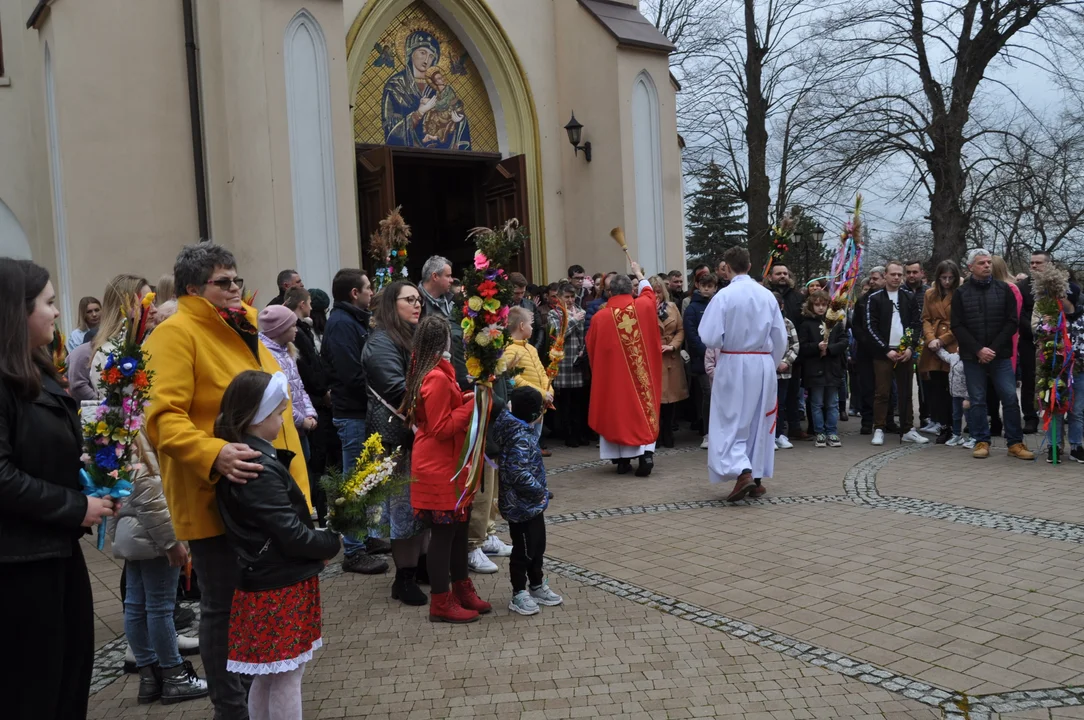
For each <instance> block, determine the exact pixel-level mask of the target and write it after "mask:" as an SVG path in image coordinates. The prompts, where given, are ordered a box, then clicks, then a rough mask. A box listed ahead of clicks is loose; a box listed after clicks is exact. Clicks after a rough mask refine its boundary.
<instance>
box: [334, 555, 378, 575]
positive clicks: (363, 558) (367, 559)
mask: <svg viewBox="0 0 1084 720" xmlns="http://www.w3.org/2000/svg"><path fill="white" fill-rule="evenodd" d="M387 569H388V563H387V562H386V561H385V560H383V559H381V558H378V557H376V556H375V555H370V554H369V553H367V552H365V551H364V550H358V551H357V552H355V553H351V554H350V555H347V556H346V557H345V558H343V572H352V573H361V574H362V575H380V574H381V573H383V572H385V571H386V570H387Z"/></svg>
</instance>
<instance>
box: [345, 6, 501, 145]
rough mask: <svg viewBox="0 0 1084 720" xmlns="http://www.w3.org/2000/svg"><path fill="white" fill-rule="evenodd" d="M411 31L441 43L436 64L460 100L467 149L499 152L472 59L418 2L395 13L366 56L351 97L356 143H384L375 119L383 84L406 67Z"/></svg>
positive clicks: (447, 29)
mask: <svg viewBox="0 0 1084 720" xmlns="http://www.w3.org/2000/svg"><path fill="white" fill-rule="evenodd" d="M415 30H425V31H427V32H429V33H431V34H432V35H433V36H434V37H436V38H437V40H438V41H439V42H440V59H439V60H438V61H437V63H436V66H437V67H440V68H441V69H442V70H444V72H445V77H446V78H447V79H448V80H449V83H450V85H451V86H452V88H454V90H455V92H456V95H458V96H459V99H460V100H462V101H463V108H464V110H465V112H466V117H467V120H468V122H469V124H470V134H471V150H472V151H474V152H492V153H495V152H500V147H499V146H498V144H497V125H496V122H495V121H494V119H493V108H492V107H490V104H489V94H488V93H487V92H486V88H485V84H484V83H483V82H482V77H481V75H480V74H479V73H478V68H477V66H476V65H475V64H474V60H473V59H472V58H471V57H470V56H469V55H468V54H467V51H466V50H465V49H464V48H463V44H462V43H461V42H459V38H457V37H456V36H455V34H454V33H453V32H452V31H451V28H449V27H448V26H447V25H446V24H445V23H444V21H443V20H441V19H440V17H439V16H438V15H437V14H436V13H434V12H433V11H432V10H431V9H430V8H429V6H427V5H426V4H425V3H424V2H420V1H419V2H416V3H414V4H413V5H410V6H409V7H407V8H406V9H405V10H403V12H401V13H399V15H398V17H396V18H395V19H394V20H392V22H391V24H390V25H389V26H388V27H387V29H386V30H384V33H383V34H382V35H381V36H380V40H379V41H378V42H377V43H376V44H375V45H374V46H373V47H372V48H371V49H370V51H369V57H368V59H367V60H366V63H365V70H364V72H363V73H362V75H361V81H360V82H359V83H358V88H357V92H356V93H355V94H354V139H355V141H356V142H359V143H364V144H369V145H383V144H384V140H385V139H384V129H383V126H382V124H381V118H380V105H381V101H382V98H383V94H384V84H385V83H386V82H387V80H388V78H390V77H391V76H392V75H394V74H395V73H397V72H399V71H401V70H402V69H403V68H404V67H406V57H404V53H405V42H406V38H407V36H409V35H410V34H411V33H412V32H414V31H415ZM389 65H394V67H389Z"/></svg>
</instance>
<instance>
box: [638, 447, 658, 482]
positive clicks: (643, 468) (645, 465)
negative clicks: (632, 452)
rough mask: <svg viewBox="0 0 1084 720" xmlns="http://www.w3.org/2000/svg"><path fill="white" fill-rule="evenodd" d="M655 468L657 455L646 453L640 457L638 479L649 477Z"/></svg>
mask: <svg viewBox="0 0 1084 720" xmlns="http://www.w3.org/2000/svg"><path fill="white" fill-rule="evenodd" d="M653 467H655V453H653V452H645V453H644V454H643V455H641V456H640V465H639V467H637V468H636V477H647V476H648V475H650V474H651V469H652V468H653Z"/></svg>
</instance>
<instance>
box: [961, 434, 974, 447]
mask: <svg viewBox="0 0 1084 720" xmlns="http://www.w3.org/2000/svg"><path fill="white" fill-rule="evenodd" d="M959 447H962V448H967V449H968V450H974V449H975V438H973V437H969V438H968V439H967V440H965V441H964V442H962V443H959Z"/></svg>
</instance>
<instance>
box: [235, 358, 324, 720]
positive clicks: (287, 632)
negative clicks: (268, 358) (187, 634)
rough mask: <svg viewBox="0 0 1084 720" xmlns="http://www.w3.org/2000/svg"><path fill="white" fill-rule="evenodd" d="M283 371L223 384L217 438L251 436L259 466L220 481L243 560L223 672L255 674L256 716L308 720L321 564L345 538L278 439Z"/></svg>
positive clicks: (253, 373) (257, 719)
mask: <svg viewBox="0 0 1084 720" xmlns="http://www.w3.org/2000/svg"><path fill="white" fill-rule="evenodd" d="M289 398H290V387H289V382H288V381H287V379H286V376H285V375H283V374H282V373H281V372H277V373H275V374H274V375H268V374H267V373H264V372H260V371H258V370H248V371H245V372H243V373H241V374H240V375H238V376H237V377H236V378H234V379H233V382H231V383H230V385H229V387H228V388H226V392H225V394H224V395H223V396H222V410H221V414H220V415H219V416H218V419H217V420H216V421H215V436H216V437H219V438H222V439H223V440H226V441H227V442H231V443H245V444H246V445H248V446H249V447H250V448H252V449H253V450H256V451H257V452H259V453H260V457H259V458H257V459H256V460H254V461H253V462H255V463H257V464H259V465H260V466H262V469H261V470H260V472H259V474H258V476H257V477H256V478H255V479H254V480H249V481H248V482H247V483H244V484H239V483H234V482H220V483H218V485H217V489H216V492H217V493H218V508H219V511H220V512H221V514H222V522H223V524H224V525H225V526H226V537H227V539H228V540H229V543H230V545H232V546H233V549H234V550H235V551H236V552H237V555H238V557H239V558H240V561H241V564H242V570H241V582H240V585H239V587H238V589H237V590H236V591H235V592H234V596H233V610H232V612H231V614H230V639H229V656H228V658H229V659H228V661H227V663H226V669H227V670H229V671H230V672H235V673H242V674H245V675H254V676H255V678H254V679H253V681H252V689H251V691H250V692H249V696H248V712H249V717H250V718H252V720H269V719H270V717H271V715H270V710H271V708H274V710H275V712H276V714H275V718H276V719H277V718H283V719H284V720H285V719H286V718H290V719H293V718H297V719H298V720H300V718H301V676H302V673H303V672H304V666H305V663H306V662H308V661H309V660H311V659H312V653H313V651H315V650H316V649H317V648H318V647H320V646H321V645H322V644H323V640H322V638H321V620H320V578H319V575H320V571H321V570H323V568H324V566H325V565H326V564H327V561H328V560H330V559H331V558H333V557H335V555H336V554H338V552H339V546H340V540H339V536H338V535H336V534H334V533H332V532H325V531H321V530H316V529H315V528H314V527H313V523H312V515H311V512H310V508H309V504H308V502H307V501H306V500H305V495H304V493H302V492H301V488H299V487H298V486H297V483H296V482H295V481H294V479H293V477H292V476H291V475H290V471H289V469H288V468H289V466H290V462H291V460H293V456H294V454H293V453H292V452H289V451H286V450H278V449H276V448H275V447H273V446H272V444H271V443H272V442H274V440H275V438H276V437H278V434H279V430H280V429H281V428H282V424H283V421H284V413H286V412H288V407H289V402H288V401H289Z"/></svg>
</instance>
